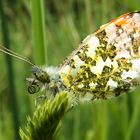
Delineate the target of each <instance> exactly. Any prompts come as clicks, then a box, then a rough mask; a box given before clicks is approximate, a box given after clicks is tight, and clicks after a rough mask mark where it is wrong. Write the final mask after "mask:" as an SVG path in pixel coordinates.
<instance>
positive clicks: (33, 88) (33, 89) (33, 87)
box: [28, 83, 40, 94]
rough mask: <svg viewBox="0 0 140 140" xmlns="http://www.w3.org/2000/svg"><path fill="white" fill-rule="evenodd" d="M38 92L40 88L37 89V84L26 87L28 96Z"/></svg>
mask: <svg viewBox="0 0 140 140" xmlns="http://www.w3.org/2000/svg"><path fill="white" fill-rule="evenodd" d="M39 90H40V87H39V85H38V84H35V83H34V84H31V85H29V86H28V92H29V93H30V94H34V93H37V92H39Z"/></svg>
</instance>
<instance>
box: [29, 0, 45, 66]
mask: <svg viewBox="0 0 140 140" xmlns="http://www.w3.org/2000/svg"><path fill="white" fill-rule="evenodd" d="M31 9H32V11H31V14H32V33H33V36H32V37H33V48H34V49H33V50H34V60H35V63H36V64H38V65H42V64H45V63H46V62H47V55H46V54H47V53H45V52H46V48H45V46H46V45H45V20H44V0H31Z"/></svg>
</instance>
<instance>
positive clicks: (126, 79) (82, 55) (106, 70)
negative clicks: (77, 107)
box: [59, 11, 140, 99]
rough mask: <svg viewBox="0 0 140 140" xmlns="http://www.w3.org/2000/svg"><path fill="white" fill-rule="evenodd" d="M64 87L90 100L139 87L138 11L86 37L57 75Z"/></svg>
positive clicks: (139, 44) (139, 17) (139, 47)
mask: <svg viewBox="0 0 140 140" xmlns="http://www.w3.org/2000/svg"><path fill="white" fill-rule="evenodd" d="M59 74H60V77H61V80H62V82H63V84H64V85H65V86H66V87H68V88H70V89H71V90H72V91H73V92H75V93H80V94H82V93H83V94H82V96H85V95H86V94H87V93H89V94H90V95H91V98H92V99H94V98H107V97H108V96H110V95H119V94H120V93H121V92H124V91H127V90H129V89H130V88H133V87H135V86H136V85H138V84H139V83H140V80H139V79H140V11H138V12H133V13H127V14H125V15H122V16H120V17H118V18H116V19H114V20H112V21H111V22H110V23H108V24H106V25H104V26H102V27H101V28H100V29H99V30H97V31H96V32H95V33H93V34H91V35H89V36H87V37H86V38H85V39H84V40H83V41H82V43H81V44H80V45H79V47H78V48H77V49H76V50H75V51H74V52H73V53H72V54H71V55H70V56H69V57H68V58H67V59H66V60H65V61H64V63H63V64H62V66H61V68H60V71H59Z"/></svg>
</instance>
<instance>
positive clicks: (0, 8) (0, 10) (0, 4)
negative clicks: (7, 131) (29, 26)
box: [0, 0, 20, 140]
mask: <svg viewBox="0 0 140 140" xmlns="http://www.w3.org/2000/svg"><path fill="white" fill-rule="evenodd" d="M0 18H1V27H2V35H3V43H4V46H5V47H7V48H8V49H9V48H10V39H9V30H8V24H7V23H8V22H7V17H6V15H5V11H4V0H0ZM6 65H7V71H8V93H9V97H10V104H9V106H10V107H11V108H12V117H13V121H14V130H13V131H14V133H15V138H14V139H15V140H19V139H20V138H19V133H18V132H19V117H18V114H19V113H18V106H17V99H16V93H15V86H14V72H13V63H12V59H11V57H10V56H8V55H6Z"/></svg>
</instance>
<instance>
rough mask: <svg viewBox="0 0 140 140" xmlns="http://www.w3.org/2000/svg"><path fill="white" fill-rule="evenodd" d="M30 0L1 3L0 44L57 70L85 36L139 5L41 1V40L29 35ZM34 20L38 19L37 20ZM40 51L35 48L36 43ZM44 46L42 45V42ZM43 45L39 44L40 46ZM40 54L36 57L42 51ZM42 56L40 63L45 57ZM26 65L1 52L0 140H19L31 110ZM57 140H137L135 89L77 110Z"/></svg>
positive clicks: (139, 111)
mask: <svg viewBox="0 0 140 140" xmlns="http://www.w3.org/2000/svg"><path fill="white" fill-rule="evenodd" d="M33 1H34V0H28V1H27V0H0V44H1V45H5V46H6V47H9V48H10V49H11V50H13V51H15V52H17V53H18V54H20V55H22V56H24V57H27V58H29V59H30V60H31V61H32V62H34V63H36V64H38V65H42V64H44V65H54V66H57V65H59V64H60V63H61V62H62V61H63V59H64V58H66V57H67V56H68V55H69V54H70V53H71V52H72V50H74V49H76V48H77V46H78V44H79V43H80V42H81V41H82V39H84V38H85V37H86V36H87V35H88V34H90V33H93V32H94V31H96V30H97V29H98V28H99V27H100V26H101V25H102V24H105V23H107V22H109V21H110V20H111V19H113V18H115V17H117V16H119V15H122V14H124V13H127V12H129V11H135V10H138V9H140V1H139V0H133V1H132V0H121V1H120V0H44V1H43V0H42V2H44V4H42V6H41V10H42V11H44V14H43V15H42V17H43V21H44V23H45V24H44V27H45V28H43V34H44V35H45V38H44V40H41V39H40V40H39V37H38V34H34V28H35V27H36V22H39V23H40V24H42V23H41V22H40V19H39V18H38V19H37V18H36V20H35V21H36V22H32V18H33V15H34V12H35V11H36V10H37V8H38V7H33V4H32V3H33ZM36 17H37V15H36ZM36 38H37V40H38V41H39V42H40V43H39V44H41V45H40V46H37V45H36V44H35V39H36ZM42 41H44V42H45V43H44V42H42ZM43 43H44V44H43ZM42 44H43V47H44V46H45V48H43V49H44V50H46V51H44V52H43V54H42V55H40V56H38V55H37V52H39V51H40V50H41V49H42V48H41V47H42ZM43 56H45V59H44V57H43ZM30 76H31V66H30V65H28V64H26V63H24V62H22V61H20V60H17V59H15V58H11V57H7V56H6V55H4V54H3V53H1V52H0V140H18V139H19V135H18V129H19V127H21V128H24V126H25V125H26V118H27V116H29V115H30V116H32V113H33V111H34V110H35V104H34V101H35V98H36V96H38V95H39V94H36V95H30V94H29V93H28V91H27V83H26V80H25V79H26V78H27V77H30ZM56 139H58V140H118V139H119V140H138V139H140V88H137V89H136V91H135V92H133V93H132V92H131V93H129V94H124V95H122V96H120V97H117V98H112V99H109V100H105V101H96V102H93V103H85V104H81V105H78V106H77V107H75V108H74V109H73V110H71V111H70V112H68V113H67V114H66V115H65V117H64V118H63V120H62V127H61V129H60V131H59V133H58V136H57V138H56Z"/></svg>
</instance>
